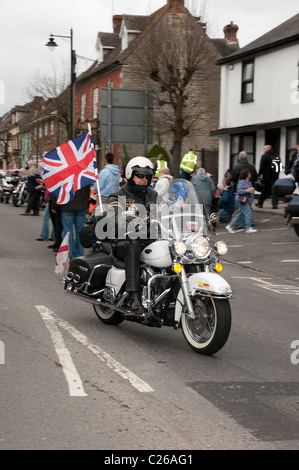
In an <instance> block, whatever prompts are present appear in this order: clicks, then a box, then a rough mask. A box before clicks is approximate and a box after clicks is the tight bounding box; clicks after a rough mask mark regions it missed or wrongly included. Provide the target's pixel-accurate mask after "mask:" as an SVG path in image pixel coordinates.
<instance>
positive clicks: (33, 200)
mask: <svg viewBox="0 0 299 470" xmlns="http://www.w3.org/2000/svg"><path fill="white" fill-rule="evenodd" d="M27 165H28V181H27V191H28V193H29V199H28V203H27V208H26V210H25V212H23V213H22V214H20V215H30V212H31V211H33V214H31V215H39V203H40V195H41V189H42V186H43V185H42V183H41V182H40V181H39V179H41V177H42V172H41V171H40V170H39V169H38V168H37V166H36V164H35V162H34V161H33V160H29V162H27Z"/></svg>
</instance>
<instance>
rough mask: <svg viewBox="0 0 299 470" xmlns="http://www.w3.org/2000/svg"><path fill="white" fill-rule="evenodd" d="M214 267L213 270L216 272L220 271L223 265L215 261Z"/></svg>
mask: <svg viewBox="0 0 299 470" xmlns="http://www.w3.org/2000/svg"><path fill="white" fill-rule="evenodd" d="M214 269H215V271H216V272H217V273H220V272H221V271H222V269H223V266H222V264H221V263H217V264H216V265H215V267H214Z"/></svg>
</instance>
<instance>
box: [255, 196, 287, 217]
mask: <svg viewBox="0 0 299 470" xmlns="http://www.w3.org/2000/svg"><path fill="white" fill-rule="evenodd" d="M257 201H258V199H255V200H254V203H253V204H252V206H251V207H252V211H253V212H257V213H259V212H260V213H268V214H269V213H270V214H274V215H281V216H282V217H284V206H285V204H286V203H285V202H284V201H283V200H280V201H278V205H277V209H273V208H272V201H271V198H268V199H266V200H265V201H264V203H263V207H262V208H260V207H256V206H255V204H257Z"/></svg>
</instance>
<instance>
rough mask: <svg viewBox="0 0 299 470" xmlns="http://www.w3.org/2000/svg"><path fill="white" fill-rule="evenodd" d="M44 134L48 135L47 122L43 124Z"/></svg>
mask: <svg viewBox="0 0 299 470" xmlns="http://www.w3.org/2000/svg"><path fill="white" fill-rule="evenodd" d="M44 134H45V136H47V135H48V122H47V121H46V122H45V129H44Z"/></svg>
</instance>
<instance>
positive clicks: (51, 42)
mask: <svg viewBox="0 0 299 470" xmlns="http://www.w3.org/2000/svg"><path fill="white" fill-rule="evenodd" d="M54 38H67V39H70V40H71V119H70V121H71V139H73V137H74V135H73V134H74V124H73V123H74V83H75V80H76V74H75V65H76V53H75V51H74V50H73V30H72V29H71V34H70V36H59V35H56V34H50V38H49V41H48V43H47V44H45V46H47V47H48V48H49V50H50V51H53V50H54V48H55V47H57V46H58V44H56V42H55V41H54Z"/></svg>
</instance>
